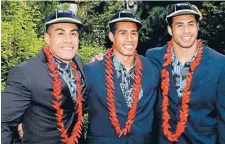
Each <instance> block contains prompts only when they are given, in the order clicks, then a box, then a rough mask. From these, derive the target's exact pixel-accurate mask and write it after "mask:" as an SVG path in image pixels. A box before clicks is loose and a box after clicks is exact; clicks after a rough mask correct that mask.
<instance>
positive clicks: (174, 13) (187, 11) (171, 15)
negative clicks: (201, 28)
mask: <svg viewBox="0 0 225 144" xmlns="http://www.w3.org/2000/svg"><path fill="white" fill-rule="evenodd" d="M188 14H193V15H196V16H199V17H200V15H199V14H198V13H197V12H195V11H193V10H179V11H176V12H173V13H171V14H170V15H168V16H167V17H166V18H170V17H174V16H179V15H188Z"/></svg>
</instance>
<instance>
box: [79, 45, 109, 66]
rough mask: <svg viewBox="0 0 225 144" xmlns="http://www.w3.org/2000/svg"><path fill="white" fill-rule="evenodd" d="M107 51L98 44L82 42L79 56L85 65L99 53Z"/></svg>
mask: <svg viewBox="0 0 225 144" xmlns="http://www.w3.org/2000/svg"><path fill="white" fill-rule="evenodd" d="M104 52H105V49H104V47H103V46H101V45H100V44H98V43H95V42H93V43H92V44H90V43H88V42H87V43H86V41H81V48H80V50H79V52H78V55H79V56H80V57H81V58H82V60H83V62H84V63H87V62H89V61H90V60H91V58H92V57H94V56H95V55H96V54H98V53H104Z"/></svg>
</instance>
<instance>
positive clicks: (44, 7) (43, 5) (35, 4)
mask: <svg viewBox="0 0 225 144" xmlns="http://www.w3.org/2000/svg"><path fill="white" fill-rule="evenodd" d="M27 5H29V6H30V7H31V8H32V9H35V11H36V12H37V13H38V15H35V16H34V18H36V19H38V21H36V22H35V24H36V29H35V31H36V33H37V36H38V37H40V36H42V35H43V33H44V31H45V26H44V21H45V19H46V18H47V16H48V15H49V14H50V13H52V12H53V11H54V10H56V9H57V8H58V1H27ZM65 7H66V6H65ZM65 7H63V8H65ZM63 8H62V9H63Z"/></svg>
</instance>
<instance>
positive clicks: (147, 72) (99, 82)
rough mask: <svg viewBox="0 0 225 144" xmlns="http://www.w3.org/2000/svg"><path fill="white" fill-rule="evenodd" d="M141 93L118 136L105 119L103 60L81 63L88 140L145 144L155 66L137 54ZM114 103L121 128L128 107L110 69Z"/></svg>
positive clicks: (153, 95)
mask: <svg viewBox="0 0 225 144" xmlns="http://www.w3.org/2000/svg"><path fill="white" fill-rule="evenodd" d="M140 58H141V61H142V65H143V71H142V89H143V97H142V98H141V99H140V100H139V102H138V106H137V111H136V117H135V121H134V123H133V125H132V127H131V131H130V132H129V133H128V134H127V135H126V136H124V135H123V136H121V137H119V136H118V135H117V133H116V131H115V129H114V127H113V126H112V124H111V121H110V119H109V111H108V105H107V99H106V98H107V94H106V86H105V85H106V80H105V60H103V61H98V62H95V63H89V64H86V65H85V66H84V71H85V76H86V83H87V91H88V92H89V98H88V115H89V127H88V136H87V137H88V143H90V144H149V143H150V139H151V132H152V121H153V106H154V104H155V99H156V95H157V88H158V85H159V71H158V69H157V67H156V66H155V65H154V64H152V63H151V62H149V61H148V60H147V59H146V58H145V57H143V56H140ZM114 85H115V94H114V95H115V103H116V109H117V115H118V119H119V122H120V125H121V128H124V126H125V123H126V121H127V113H128V111H129V108H128V106H127V104H126V101H125V98H124V96H123V94H122V92H121V88H120V83H119V80H118V79H117V78H116V72H115V70H114Z"/></svg>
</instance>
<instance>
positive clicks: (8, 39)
mask: <svg viewBox="0 0 225 144" xmlns="http://www.w3.org/2000/svg"><path fill="white" fill-rule="evenodd" d="M6 8H7V12H6V11H4V9H6ZM2 10H3V11H4V12H3V13H2V20H3V21H2V27H1V28H2V35H1V37H2V41H1V47H2V49H1V54H2V61H1V66H2V69H1V72H2V85H1V88H2V90H3V89H4V85H5V81H6V78H7V75H8V71H9V70H10V69H11V68H12V67H13V66H15V65H17V64H19V63H21V62H22V61H25V60H27V59H29V58H30V57H32V56H34V55H36V54H37V53H38V51H39V49H40V48H41V46H42V45H43V44H44V42H43V38H42V37H40V38H38V37H37V34H36V32H35V27H36V24H35V23H34V21H38V19H36V18H35V16H36V15H37V14H38V13H37V12H36V11H35V9H33V8H32V7H29V6H28V5H26V4H24V3H22V2H19V1H17V2H11V1H5V2H2Z"/></svg>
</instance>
